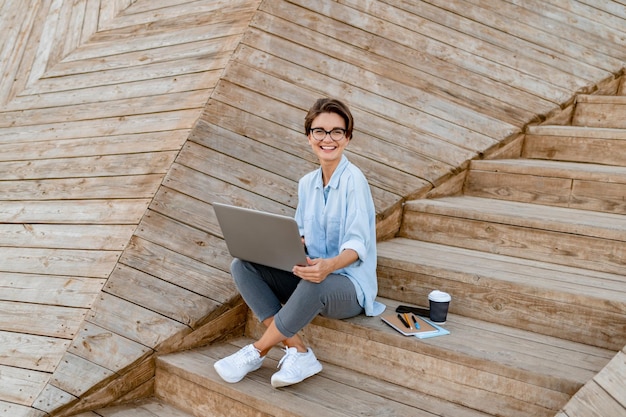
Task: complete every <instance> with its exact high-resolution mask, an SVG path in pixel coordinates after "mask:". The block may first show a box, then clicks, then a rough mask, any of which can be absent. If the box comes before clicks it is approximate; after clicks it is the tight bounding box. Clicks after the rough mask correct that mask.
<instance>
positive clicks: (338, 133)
mask: <svg viewBox="0 0 626 417" xmlns="http://www.w3.org/2000/svg"><path fill="white" fill-rule="evenodd" d="M309 132H311V136H313V139H315V140H317V141H323V140H324V139H326V135H330V138H331V139H332V140H334V141H335V142H339V141H340V140H341V139H343V138H344V137H345V136H346V129H341V128H339V127H336V128H334V129H333V130H324V129H322V128H321V127H316V128H313V129H309Z"/></svg>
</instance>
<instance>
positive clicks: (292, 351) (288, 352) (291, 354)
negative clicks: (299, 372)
mask: <svg viewBox="0 0 626 417" xmlns="http://www.w3.org/2000/svg"><path fill="white" fill-rule="evenodd" d="M284 350H285V356H283V357H282V358H281V360H280V361H279V362H278V366H277V368H280V367H281V366H283V364H284V366H285V367H286V368H289V367H291V365H292V364H293V363H294V362H295V361H296V360H297V359H298V350H297V349H296V348H294V347H292V348H285V349H284Z"/></svg>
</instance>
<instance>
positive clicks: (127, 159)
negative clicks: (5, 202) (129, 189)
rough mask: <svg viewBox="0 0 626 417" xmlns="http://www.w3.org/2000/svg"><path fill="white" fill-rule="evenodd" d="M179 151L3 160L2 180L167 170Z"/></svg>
mask: <svg viewBox="0 0 626 417" xmlns="http://www.w3.org/2000/svg"><path fill="white" fill-rule="evenodd" d="M175 157H176V152H173V151H169V152H151V153H140V154H125V155H105V156H87V157H73V158H58V159H41V160H27V161H18V162H0V172H2V175H1V177H0V179H1V180H33V179H54V178H85V177H116V176H124V175H128V176H134V175H150V174H164V173H166V172H167V170H168V168H169V167H170V165H171V164H172V162H173V161H174V158H175Z"/></svg>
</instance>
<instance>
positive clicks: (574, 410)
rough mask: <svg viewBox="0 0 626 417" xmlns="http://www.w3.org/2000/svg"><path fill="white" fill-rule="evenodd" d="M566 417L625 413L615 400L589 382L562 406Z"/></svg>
mask: <svg viewBox="0 0 626 417" xmlns="http://www.w3.org/2000/svg"><path fill="white" fill-rule="evenodd" d="M563 411H564V412H565V413H566V414H567V416H568V417H606V416H619V415H623V414H624V413H626V409H625V408H624V407H622V406H621V405H620V404H619V403H618V402H617V401H616V400H615V398H613V397H611V396H610V395H609V394H608V393H607V392H606V391H604V390H603V389H602V388H601V387H600V386H599V385H598V384H597V383H596V382H595V381H590V382H589V383H588V384H587V385H585V386H584V387H583V388H581V390H580V391H578V393H577V394H576V395H575V396H574V397H573V398H572V399H571V400H570V401H569V402H568V403H567V404H565V406H563Z"/></svg>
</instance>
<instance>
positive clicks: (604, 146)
mask: <svg viewBox="0 0 626 417" xmlns="http://www.w3.org/2000/svg"><path fill="white" fill-rule="evenodd" d="M522 157H524V158H544V159H555V160H562V161H574V162H590V163H601V164H607V165H621V166H626V134H625V133H624V131H623V130H621V129H603V128H580V127H578V128H562V129H556V128H549V127H547V126H546V127H544V128H541V129H538V128H529V131H528V133H527V134H526V138H525V142H524V149H523V153H522Z"/></svg>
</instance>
